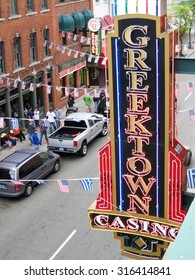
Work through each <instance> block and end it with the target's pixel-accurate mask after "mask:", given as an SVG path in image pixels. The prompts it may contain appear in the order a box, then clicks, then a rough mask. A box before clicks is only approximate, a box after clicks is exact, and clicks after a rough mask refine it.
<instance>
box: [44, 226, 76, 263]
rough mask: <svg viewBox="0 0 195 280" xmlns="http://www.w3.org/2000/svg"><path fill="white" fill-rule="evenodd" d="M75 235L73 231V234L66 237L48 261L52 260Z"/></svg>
mask: <svg viewBox="0 0 195 280" xmlns="http://www.w3.org/2000/svg"><path fill="white" fill-rule="evenodd" d="M75 233H76V229H75V230H73V232H72V233H71V234H70V235H69V236H68V238H66V240H65V241H64V242H63V243H62V245H61V246H60V247H59V248H58V249H57V250H56V252H55V253H54V254H53V256H51V258H50V259H49V260H53V259H54V258H55V257H56V256H57V254H58V253H59V252H60V251H61V250H62V249H63V247H64V246H65V245H66V243H68V241H69V240H70V239H71V238H72V237H73V235H74V234H75Z"/></svg>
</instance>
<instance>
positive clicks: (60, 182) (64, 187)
mask: <svg viewBox="0 0 195 280" xmlns="http://www.w3.org/2000/svg"><path fill="white" fill-rule="evenodd" d="M57 183H58V186H59V188H60V191H61V192H66V193H69V186H68V181H67V180H65V179H63V180H57Z"/></svg>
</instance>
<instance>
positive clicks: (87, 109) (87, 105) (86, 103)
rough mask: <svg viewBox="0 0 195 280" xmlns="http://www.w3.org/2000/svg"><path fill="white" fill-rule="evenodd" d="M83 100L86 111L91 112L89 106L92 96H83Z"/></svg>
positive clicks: (91, 102)
mask: <svg viewBox="0 0 195 280" xmlns="http://www.w3.org/2000/svg"><path fill="white" fill-rule="evenodd" d="M83 100H84V102H85V107H86V112H91V106H92V104H93V98H92V97H91V96H90V95H89V96H84V97H83Z"/></svg>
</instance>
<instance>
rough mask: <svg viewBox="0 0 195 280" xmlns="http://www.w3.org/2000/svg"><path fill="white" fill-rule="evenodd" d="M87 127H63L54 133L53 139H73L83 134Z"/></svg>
mask: <svg viewBox="0 0 195 280" xmlns="http://www.w3.org/2000/svg"><path fill="white" fill-rule="evenodd" d="M85 129H86V128H80V127H61V128H60V129H58V130H57V131H55V132H54V133H53V134H52V138H53V139H63V140H65V139H73V138H75V137H76V136H78V135H79V134H81V133H82V132H83V131H84V130H85Z"/></svg>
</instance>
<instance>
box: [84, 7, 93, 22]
mask: <svg viewBox="0 0 195 280" xmlns="http://www.w3.org/2000/svg"><path fill="white" fill-rule="evenodd" d="M82 14H83V15H84V18H85V25H87V24H88V21H89V20H90V19H91V18H94V14H93V12H92V11H90V10H87V9H84V10H83V11H82Z"/></svg>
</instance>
